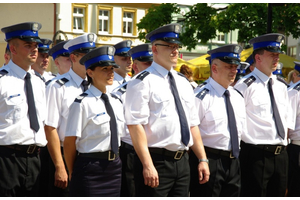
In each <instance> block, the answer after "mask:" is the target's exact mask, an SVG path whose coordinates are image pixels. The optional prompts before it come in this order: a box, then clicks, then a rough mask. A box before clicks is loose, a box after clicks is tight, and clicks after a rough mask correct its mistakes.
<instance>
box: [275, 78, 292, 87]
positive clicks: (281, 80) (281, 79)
mask: <svg viewBox="0 0 300 200" xmlns="http://www.w3.org/2000/svg"><path fill="white" fill-rule="evenodd" d="M277 80H278V81H280V82H281V83H283V84H285V85H286V86H287V87H289V86H288V84H287V82H286V81H285V80H284V79H283V78H281V77H280V76H277Z"/></svg>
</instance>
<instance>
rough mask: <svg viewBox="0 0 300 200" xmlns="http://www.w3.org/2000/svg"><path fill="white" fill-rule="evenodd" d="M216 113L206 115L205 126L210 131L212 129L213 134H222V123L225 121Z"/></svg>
mask: <svg viewBox="0 0 300 200" xmlns="http://www.w3.org/2000/svg"><path fill="white" fill-rule="evenodd" d="M225 112H226V111H225ZM218 113H219V112H217V111H213V112H208V113H206V115H205V118H206V120H207V126H208V127H210V129H211V128H212V129H213V130H214V132H224V130H223V128H222V127H223V126H222V123H224V120H225V119H224V118H223V117H222V116H221V115H219V114H218Z"/></svg>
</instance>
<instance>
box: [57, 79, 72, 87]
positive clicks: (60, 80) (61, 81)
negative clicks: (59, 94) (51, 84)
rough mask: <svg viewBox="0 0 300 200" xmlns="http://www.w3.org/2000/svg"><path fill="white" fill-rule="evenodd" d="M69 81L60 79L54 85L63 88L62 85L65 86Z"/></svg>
mask: <svg viewBox="0 0 300 200" xmlns="http://www.w3.org/2000/svg"><path fill="white" fill-rule="evenodd" d="M68 81H69V80H68V79H67V78H62V79H58V80H57V81H56V83H58V84H59V85H60V86H63V85H64V84H66V82H68Z"/></svg>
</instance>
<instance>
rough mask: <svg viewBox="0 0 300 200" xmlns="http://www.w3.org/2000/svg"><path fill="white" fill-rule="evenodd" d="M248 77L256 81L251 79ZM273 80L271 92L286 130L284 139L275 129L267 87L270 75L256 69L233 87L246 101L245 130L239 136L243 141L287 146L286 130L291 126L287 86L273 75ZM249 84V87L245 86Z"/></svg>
mask: <svg viewBox="0 0 300 200" xmlns="http://www.w3.org/2000/svg"><path fill="white" fill-rule="evenodd" d="M251 77H254V79H255V81H253V83H252V84H250V82H251V80H252V79H251ZM272 79H273V86H272V88H273V93H274V98H275V101H276V104H277V107H278V111H279V114H280V118H281V121H282V124H283V126H284V130H285V139H282V138H281V137H280V136H279V135H278V134H277V131H276V127H275V122H274V120H273V111H272V107H271V100H270V95H269V90H268V81H269V77H268V76H266V75H265V74H263V73H262V72H261V71H259V70H258V69H257V68H255V69H254V70H253V71H252V72H251V73H250V74H248V75H246V76H244V77H243V78H242V79H240V80H239V81H238V82H237V83H236V85H235V86H234V87H235V88H236V89H237V90H238V91H240V92H241V93H242V94H243V96H244V100H245V106H246V112H247V118H246V119H247V127H248V133H247V134H244V135H242V140H243V141H244V142H246V143H250V144H270V145H276V144H281V145H287V139H286V138H287V129H288V128H292V126H293V125H291V123H290V122H291V120H290V116H289V115H290V113H291V112H290V110H291V108H290V104H289V99H288V94H287V86H286V85H285V84H284V83H282V82H280V81H278V79H277V77H276V76H275V75H272ZM249 84H250V86H248V85H249Z"/></svg>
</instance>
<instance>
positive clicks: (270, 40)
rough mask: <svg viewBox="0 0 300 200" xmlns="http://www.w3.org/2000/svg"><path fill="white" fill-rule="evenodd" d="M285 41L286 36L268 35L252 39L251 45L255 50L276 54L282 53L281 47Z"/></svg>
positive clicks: (278, 34)
mask: <svg viewBox="0 0 300 200" xmlns="http://www.w3.org/2000/svg"><path fill="white" fill-rule="evenodd" d="M283 39H284V35H282V34H280V33H268V34H265V35H261V36H258V37H256V38H252V39H251V40H249V43H250V44H253V50H256V49H264V50H267V51H270V52H274V53H282V51H281V50H280V47H281V42H282V40H283Z"/></svg>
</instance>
